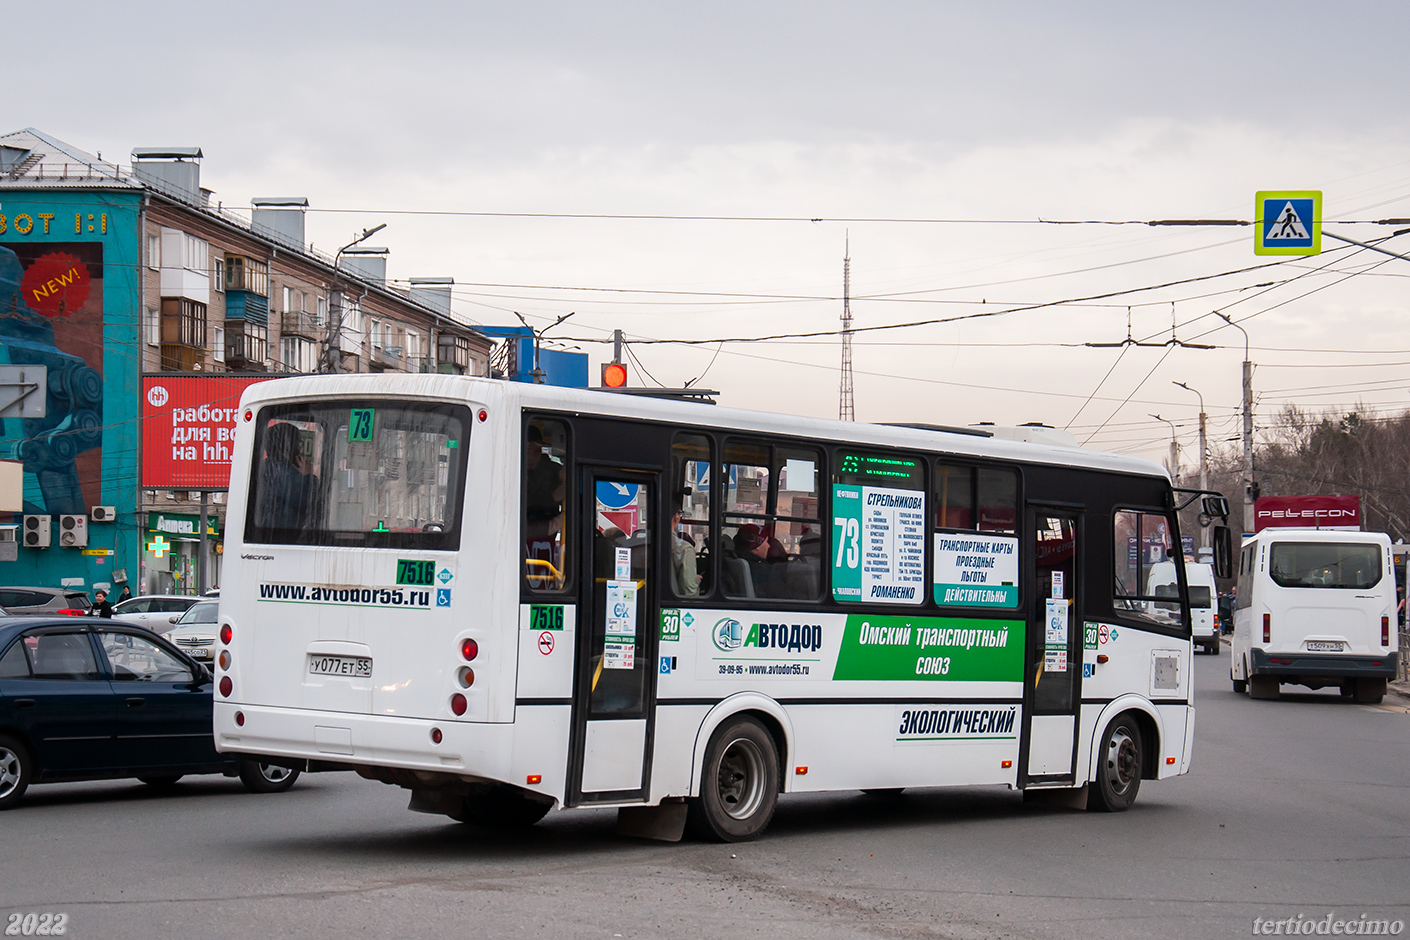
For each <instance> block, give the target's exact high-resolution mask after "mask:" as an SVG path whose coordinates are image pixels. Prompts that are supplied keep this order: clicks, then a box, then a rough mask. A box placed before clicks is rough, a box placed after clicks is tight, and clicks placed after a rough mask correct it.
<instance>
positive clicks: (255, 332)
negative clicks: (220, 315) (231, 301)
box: [225, 320, 269, 368]
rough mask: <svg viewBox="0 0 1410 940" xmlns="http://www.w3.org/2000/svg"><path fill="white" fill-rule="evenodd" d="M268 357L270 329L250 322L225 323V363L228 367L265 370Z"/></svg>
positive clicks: (228, 321) (229, 321)
mask: <svg viewBox="0 0 1410 940" xmlns="http://www.w3.org/2000/svg"><path fill="white" fill-rule="evenodd" d="M268 355H269V331H268V329H266V328H265V327H263V326H261V325H260V324H258V323H254V322H252V321H250V320H226V321H225V361H226V363H227V364H228V365H231V366H239V367H249V366H255V367H256V368H264V361H265V359H266V357H268Z"/></svg>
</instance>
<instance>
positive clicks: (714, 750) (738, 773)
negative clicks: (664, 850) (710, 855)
mask: <svg viewBox="0 0 1410 940" xmlns="http://www.w3.org/2000/svg"><path fill="white" fill-rule="evenodd" d="M777 805H778V752H777V751H776V750H775V748H774V739H773V738H772V737H771V736H770V735H769V733H768V731H766V730H764V726H763V725H761V724H759V722H757V721H755V720H754V719H753V718H747V717H741V718H735V719H732V720H729V721H726V722H725V724H724V725H722V726H721V727H720V728H719V729H717V730H716V731H715V733H714V734H713V735H712V736H711V737H710V744H709V746H708V747H706V748H705V762H704V769H703V770H702V772H701V776H700V796H698V797H696V798H695V799H694V800H692V801H691V803H690V814H689V817H688V818H689V821H690V825H691V828H692V829H693V830H694V831H695V833H696V834H697V835H699V836H701V837H703V838H706V839H713V840H714V841H716V842H744V841H747V840H749V839H753V838H756V837H757V836H758V835H759V833H761V832H763V831H764V827H766V826H767V825H768V824H769V820H770V819H772V818H773V815H774V807H775V806H777Z"/></svg>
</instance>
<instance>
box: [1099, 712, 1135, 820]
mask: <svg viewBox="0 0 1410 940" xmlns="http://www.w3.org/2000/svg"><path fill="white" fill-rule="evenodd" d="M1144 763H1145V761H1144V755H1143V742H1142V741H1141V729H1140V728H1139V727H1137V725H1136V719H1134V718H1132V717H1131V716H1130V715H1129V714H1126V715H1119V716H1118V717H1117V718H1116V719H1115V720H1114V721H1112V723H1111V724H1109V725H1107V726H1106V733H1105V734H1103V735H1102V748H1101V752H1100V753H1099V754H1098V755H1097V779H1096V781H1095V782H1094V783H1093V784H1092V786H1091V789H1090V790H1088V791H1087V808H1088V809H1090V810H1098V811H1100V812H1103V813H1120V812H1124V811H1126V810H1127V809H1130V808H1131V804H1132V803H1134V802H1136V794H1137V793H1139V792H1140V790H1141V767H1142V766H1144Z"/></svg>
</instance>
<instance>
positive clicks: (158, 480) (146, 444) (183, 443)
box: [142, 372, 275, 490]
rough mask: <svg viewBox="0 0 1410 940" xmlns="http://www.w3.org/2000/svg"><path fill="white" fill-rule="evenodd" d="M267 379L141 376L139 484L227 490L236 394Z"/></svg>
mask: <svg viewBox="0 0 1410 940" xmlns="http://www.w3.org/2000/svg"><path fill="white" fill-rule="evenodd" d="M272 378H275V376H272V375H232V374H226V375H191V374H175V373H171V372H163V373H158V374H149V375H144V376H143V377H142V486H143V487H146V488H148V489H162V490H223V489H226V488H228V487H229V486H230V456H231V452H232V451H233V450H234V449H235V419H236V418H237V417H238V416H239V408H240V395H241V394H242V393H243V392H244V391H245V389H247V388H249V387H250V386H251V385H253V384H255V383H256V382H267V381H269V380H270V379H272Z"/></svg>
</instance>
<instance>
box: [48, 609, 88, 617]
mask: <svg viewBox="0 0 1410 940" xmlns="http://www.w3.org/2000/svg"><path fill="white" fill-rule="evenodd" d="M54 613H56V614H62V615H64V616H65V617H87V616H88V611H86V610H79V609H78V608H76V607H65V608H64V609H63V610H56V611H54Z"/></svg>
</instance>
